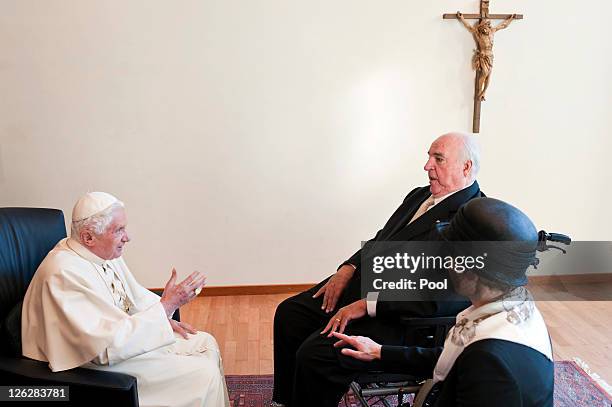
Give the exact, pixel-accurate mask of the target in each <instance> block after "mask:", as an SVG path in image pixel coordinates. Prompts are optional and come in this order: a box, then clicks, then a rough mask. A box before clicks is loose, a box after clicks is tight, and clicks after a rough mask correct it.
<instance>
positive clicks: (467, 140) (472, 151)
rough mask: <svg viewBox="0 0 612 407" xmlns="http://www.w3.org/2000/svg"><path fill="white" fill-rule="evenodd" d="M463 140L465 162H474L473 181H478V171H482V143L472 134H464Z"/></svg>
mask: <svg viewBox="0 0 612 407" xmlns="http://www.w3.org/2000/svg"><path fill="white" fill-rule="evenodd" d="M461 140H462V141H463V160H464V162H465V161H468V160H470V161H472V172H471V174H470V175H471V177H472V180H475V179H476V176H477V175H478V171H480V143H479V142H478V140H477V139H476V137H475V136H474V135H472V134H462V135H461Z"/></svg>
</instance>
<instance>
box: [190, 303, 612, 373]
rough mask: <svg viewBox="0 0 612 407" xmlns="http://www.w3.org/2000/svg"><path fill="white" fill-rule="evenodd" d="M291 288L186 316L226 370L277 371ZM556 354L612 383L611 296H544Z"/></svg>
mask: <svg viewBox="0 0 612 407" xmlns="http://www.w3.org/2000/svg"><path fill="white" fill-rule="evenodd" d="M290 295H292V294H273V295H245V296H225V297H200V298H198V299H196V300H195V301H193V302H192V303H190V304H188V305H187V306H185V307H183V309H182V310H181V313H182V314H181V315H182V319H183V320H184V321H186V322H189V323H191V324H192V325H193V326H194V327H196V328H197V329H199V330H202V331H206V332H210V333H211V334H213V335H214V336H215V337H216V338H217V341H218V342H219V346H220V347H221V352H222V355H223V364H224V367H225V373H226V374H270V373H272V371H273V352H272V321H273V318H274V310H275V308H276V305H277V304H278V303H280V302H281V301H282V300H283V299H285V298H287V297H289V296H290ZM538 307H539V309H540V311H541V312H542V314H543V315H544V319H545V320H546V323H547V325H548V327H549V331H550V335H551V337H552V340H553V348H554V357H555V360H571V359H572V358H574V357H578V358H580V359H582V360H583V361H585V362H586V363H587V364H588V365H589V366H590V368H591V370H592V371H593V372H596V373H598V374H599V375H600V376H601V377H602V378H603V379H604V380H606V381H607V382H608V383H612V339H611V338H612V302H610V301H539V302H538Z"/></svg>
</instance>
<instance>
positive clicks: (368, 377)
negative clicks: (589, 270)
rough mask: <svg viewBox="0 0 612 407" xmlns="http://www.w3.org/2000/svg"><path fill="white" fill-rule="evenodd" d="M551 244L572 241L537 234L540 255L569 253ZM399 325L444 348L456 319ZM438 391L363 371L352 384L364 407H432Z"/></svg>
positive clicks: (427, 383)
mask: <svg viewBox="0 0 612 407" xmlns="http://www.w3.org/2000/svg"><path fill="white" fill-rule="evenodd" d="M548 242H553V243H561V244H564V245H569V244H570V243H571V238H570V237H569V236H567V235H564V234H561V233H548V232H546V231H544V230H541V231H539V232H538V246H537V251H538V252H545V251H548V250H550V249H556V250H559V251H561V252H562V253H563V254H565V253H566V250H565V249H563V248H562V247H561V246H558V245H555V244H549V243H548ZM400 323H401V324H402V325H403V326H405V327H406V329H415V328H429V330H430V333H429V335H428V336H427V337H426V339H427V343H428V344H429V346H430V347H442V346H444V342H445V340H446V337H447V335H448V333H449V331H450V330H451V328H452V327H453V326H454V325H455V317H454V316H452V317H434V318H409V317H403V318H401V319H400ZM435 389H436V387H435V386H434V383H433V380H432V379H431V378H427V377H417V376H413V375H409V374H397V373H388V372H383V371H371V372H363V373H361V374H360V375H359V376H358V377H357V378H356V379H355V380H354V381H353V382H352V383H351V384H350V390H351V392H352V394H353V395H354V397H355V399H356V400H357V401H358V402H359V404H360V405H361V406H362V407H370V406H374V405H381V404H382V405H383V406H385V407H393V405H392V403H394V404H395V405H396V406H397V407H430V406H432V405H433V404H434V403H435V393H436V390H435ZM410 396H412V397H410ZM344 402H345V405H346V406H349V405H351V404H350V402H349V393H347V394H345V396H344Z"/></svg>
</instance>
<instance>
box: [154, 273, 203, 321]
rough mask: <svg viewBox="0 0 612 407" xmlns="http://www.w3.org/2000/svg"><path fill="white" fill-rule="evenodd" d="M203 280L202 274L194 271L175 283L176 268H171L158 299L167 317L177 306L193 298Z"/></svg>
mask: <svg viewBox="0 0 612 407" xmlns="http://www.w3.org/2000/svg"><path fill="white" fill-rule="evenodd" d="M205 282H206V277H205V276H204V274H202V273H200V272H199V271H194V272H193V273H191V274H190V275H189V277H187V278H186V279H184V280H183V281H181V282H180V283H178V284H176V270H175V269H174V268H173V269H172V275H171V276H170V280H168V282H167V283H166V287H165V288H164V293H163V294H162V297H161V300H160V302H161V304H162V306H163V307H164V310H165V311H166V315H167V316H168V318H169V317H170V316H171V315H172V314H174V311H176V310H177V309H178V308H179V307H181V306H183V305H185V304H187V303H188V302H189V301H191V300H192V299H194V298H195V297H196V296H197V292H196V290H198V289H200V288H202V286H204V283H205Z"/></svg>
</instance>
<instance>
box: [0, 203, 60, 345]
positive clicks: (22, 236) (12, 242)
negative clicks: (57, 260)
mask: <svg viewBox="0 0 612 407" xmlns="http://www.w3.org/2000/svg"><path fill="white" fill-rule="evenodd" d="M64 237H66V226H65V224H64V214H63V213H62V211H60V210H58V209H44V208H0V326H1V328H2V329H1V331H2V333H1V334H0V343H1V345H2V346H0V348H2V351H4V352H3V353H5V352H6V346H5V345H7V343H6V342H7V341H8V342H11V341H12V342H14V341H15V340H19V341H18V345H19V349H18V351H19V353H21V349H20V348H21V346H20V345H21V341H20V337H21V332H20V330H21V304H22V301H23V297H24V296H25V293H26V290H27V289H28V285H29V284H30V281H31V280H32V277H33V276H34V273H35V272H36V269H37V268H38V266H39V265H40V263H41V262H42V260H43V259H44V258H45V256H46V255H47V253H49V251H50V250H51V249H52V248H53V247H54V246H55V244H56V243H57V242H59V241H60V240H61V239H63V238H64ZM7 335H8V336H12V337H11V338H7ZM11 345H12V346H14V345H15V344H14V343H13V344H11V343H9V346H11ZM15 351H17V349H13V352H12V353H15Z"/></svg>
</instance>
